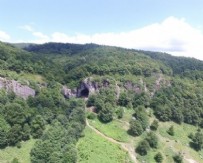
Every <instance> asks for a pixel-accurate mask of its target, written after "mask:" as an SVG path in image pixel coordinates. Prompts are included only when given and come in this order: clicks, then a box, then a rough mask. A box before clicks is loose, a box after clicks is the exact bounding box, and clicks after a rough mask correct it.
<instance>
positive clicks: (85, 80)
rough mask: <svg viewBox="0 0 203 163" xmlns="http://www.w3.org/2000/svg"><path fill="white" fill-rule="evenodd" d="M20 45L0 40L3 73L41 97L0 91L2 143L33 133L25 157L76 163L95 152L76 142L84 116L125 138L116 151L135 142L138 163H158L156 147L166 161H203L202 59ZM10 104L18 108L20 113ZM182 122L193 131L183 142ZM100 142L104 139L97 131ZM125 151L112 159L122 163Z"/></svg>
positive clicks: (56, 45) (15, 143) (108, 49)
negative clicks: (34, 141) (34, 140)
mask: <svg viewBox="0 0 203 163" xmlns="http://www.w3.org/2000/svg"><path fill="white" fill-rule="evenodd" d="M18 47H19V46H18ZM21 47H25V48H24V49H20V48H17V47H15V46H13V45H10V44H6V43H2V42H0V63H1V64H0V76H1V77H4V78H7V79H9V80H16V81H19V82H21V83H22V84H25V85H26V84H28V85H29V86H30V87H32V88H33V89H34V90H35V92H36V95H35V96H33V97H28V99H21V98H19V97H17V96H15V93H14V94H13V92H7V91H5V90H4V89H0V104H1V105H2V108H1V110H0V119H1V121H0V122H1V123H0V127H1V128H0V138H1V140H5V141H0V147H1V148H7V147H8V146H18V147H19V148H20V143H21V142H22V141H27V140H29V139H30V138H34V139H36V143H35V144H34V146H33V147H32V149H30V147H29V150H31V153H30V158H27V159H26V160H30V161H31V162H32V163H35V162H54V161H55V162H76V161H77V150H80V154H84V153H85V155H86V156H83V155H80V161H81V162H83V160H81V159H82V158H84V157H85V158H84V159H87V158H91V159H92V158H94V157H95V152H92V155H91V156H88V155H87V153H86V151H83V150H85V149H84V148H82V147H80V146H79V147H78V149H77V142H78V140H80V138H81V137H83V136H85V135H84V134H83V130H84V128H85V126H86V123H85V122H86V117H87V118H88V119H89V121H90V125H91V126H93V127H94V128H95V130H94V131H98V132H99V133H101V134H100V135H103V136H104V135H106V138H107V137H108V138H110V139H111V138H112V139H115V140H116V142H117V141H120V142H121V143H118V144H117V146H116V148H117V147H119V146H118V145H119V144H125V143H127V144H129V146H130V147H134V151H133V150H131V151H130V154H131V156H132V154H134V156H133V158H135V157H136V158H137V161H138V162H139V161H140V162H142V161H143V160H148V161H149V160H150V161H151V162H155V159H154V157H155V155H156V154H157V153H158V152H161V156H160V154H159V155H158V156H159V157H162V159H163V161H164V162H167V161H169V160H170V162H171V161H173V160H175V159H177V158H178V159H185V158H184V157H186V156H187V159H189V160H190V159H192V160H196V161H199V160H201V158H200V156H199V155H201V154H202V152H201V151H202V147H203V144H202V142H203V134H202V131H201V130H202V129H201V128H203V102H202V101H203V81H202V79H203V71H202V70H203V62H202V61H199V60H196V59H191V58H184V57H173V56H170V55H168V54H163V53H158V52H157V53H156V52H148V51H139V50H133V49H123V48H119V47H111V46H100V45H95V44H85V45H79V44H62V43H47V44H42V45H35V44H26V46H24V45H22V46H21ZM13 108H18V110H19V112H18V114H17V112H16V110H15V109H13ZM23 108H26V109H23ZM154 121H155V122H154ZM1 124H2V125H1ZM164 126H165V128H164ZM172 126H175V127H174V128H175V129H174V128H173V127H172ZM184 126H186V127H187V128H191V131H192V132H193V133H189V132H186V133H185V134H184V140H183V141H182V140H181V139H182V137H181V136H180V135H179V132H180V131H183V128H184ZM188 126H189V127H188ZM155 128H156V130H155ZM166 128H167V129H166ZM169 128H170V130H169ZM20 131H23V132H20ZM85 133H86V134H87V137H84V140H85V139H88V140H89V137H90V135H91V134H94V136H95V133H93V132H92V131H90V130H89V129H87V130H85ZM170 134H172V135H170ZM173 134H175V135H173ZM176 134H177V135H176ZM188 135H189V137H188ZM14 138H15V139H14ZM168 138H170V139H171V140H168ZM96 139H98V141H100V143H102V141H103V139H101V138H99V136H98V135H96V136H95V141H94V142H96ZM7 140H8V141H7ZM14 140H15V141H14ZM31 140H32V139H31ZM81 140H82V139H81ZM150 140H154V142H151V141H150ZM167 141H169V143H167ZM172 141H177V142H179V141H180V143H179V145H181V150H182V149H186V151H187V155H186V156H184V157H183V153H182V151H180V150H177V149H176V148H175V147H170V145H174V146H176V143H173V142H172ZM105 143H108V142H106V141H105ZM111 143H112V142H111ZM95 145H96V144H94V146H95ZM108 146H109V148H111V146H112V145H109V144H108ZM113 146H114V145H113ZM140 146H141V147H140ZM143 146H144V147H143ZM162 147H164V149H163V151H162ZM88 148H89V149H88V150H89V151H93V150H94V149H91V147H90V146H88ZM113 148H115V146H114V147H113ZM120 148H122V147H120ZM15 150H18V149H15ZM56 151H58V152H56ZM167 151H168V152H170V153H169V155H168V154H167ZM189 151H190V152H191V151H192V154H191V155H190V154H188V153H189ZM117 152H121V153H123V151H120V150H117ZM179 152H180V153H179ZM106 154H107V153H105V152H104V153H103V155H101V156H100V157H104V158H105V155H106ZM0 155H1V152H0ZM41 156H43V157H41ZM125 156H126V155H125V154H124V153H123V154H122V159H121V158H120V159H119V158H116V159H114V160H125V158H124V157H125ZM16 157H19V156H16ZM113 157H116V156H115V155H114V156H113ZM108 158H109V157H108ZM127 158H129V157H127ZM12 159H14V158H12V157H11V158H9V160H7V161H11V160H12ZM159 159H160V158H159ZM19 160H20V159H19ZM87 160H88V159H87ZM99 160H102V158H99ZM185 160H186V159H185ZM121 162H122V161H121Z"/></svg>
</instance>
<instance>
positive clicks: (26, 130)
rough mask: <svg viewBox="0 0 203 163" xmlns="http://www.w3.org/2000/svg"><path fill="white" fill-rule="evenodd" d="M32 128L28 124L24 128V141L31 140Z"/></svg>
mask: <svg viewBox="0 0 203 163" xmlns="http://www.w3.org/2000/svg"><path fill="white" fill-rule="evenodd" d="M30 132H31V129H30V126H29V125H28V124H27V123H26V124H24V126H23V130H22V140H24V141H25V140H29V139H30Z"/></svg>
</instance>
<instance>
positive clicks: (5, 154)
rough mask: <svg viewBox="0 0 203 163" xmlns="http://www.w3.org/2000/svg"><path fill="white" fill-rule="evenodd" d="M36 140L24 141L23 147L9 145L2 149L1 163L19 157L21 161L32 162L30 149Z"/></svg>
mask: <svg viewBox="0 0 203 163" xmlns="http://www.w3.org/2000/svg"><path fill="white" fill-rule="evenodd" d="M35 141H36V140H33V139H31V140H29V141H26V142H22V143H21V144H22V147H21V148H17V147H7V148H5V149H1V150H0V163H10V162H11V161H12V160H13V159H14V158H17V159H18V160H19V162H20V163H30V150H31V149H32V147H33V145H34V143H35Z"/></svg>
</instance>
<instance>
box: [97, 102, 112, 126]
mask: <svg viewBox="0 0 203 163" xmlns="http://www.w3.org/2000/svg"><path fill="white" fill-rule="evenodd" d="M98 117H99V119H100V120H101V121H102V122H104V123H107V122H110V121H112V120H113V108H112V106H111V104H110V103H106V104H105V106H104V107H103V108H102V109H101V110H100V112H99V114H98Z"/></svg>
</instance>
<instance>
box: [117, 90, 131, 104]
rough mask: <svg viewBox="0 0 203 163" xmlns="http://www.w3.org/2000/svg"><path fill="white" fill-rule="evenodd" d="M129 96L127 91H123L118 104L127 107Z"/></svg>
mask: <svg viewBox="0 0 203 163" xmlns="http://www.w3.org/2000/svg"><path fill="white" fill-rule="evenodd" d="M129 101H130V100H129V98H128V96H127V94H126V93H125V92H123V93H121V94H120V96H119V99H118V104H119V105H120V106H124V107H126V106H127V105H128V103H129Z"/></svg>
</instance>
